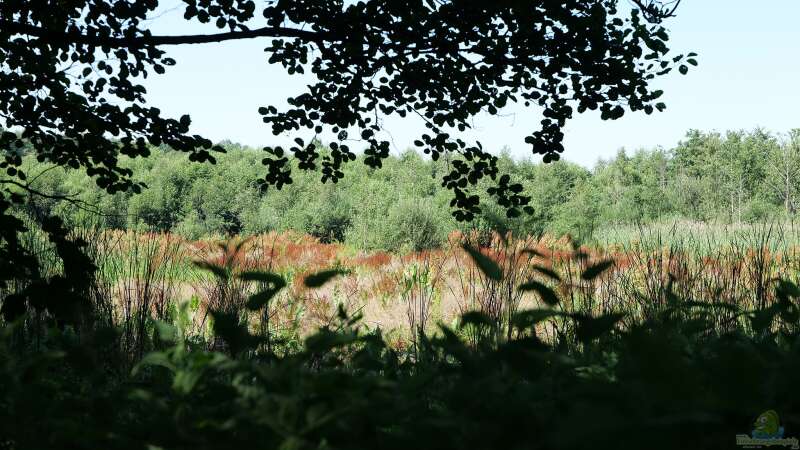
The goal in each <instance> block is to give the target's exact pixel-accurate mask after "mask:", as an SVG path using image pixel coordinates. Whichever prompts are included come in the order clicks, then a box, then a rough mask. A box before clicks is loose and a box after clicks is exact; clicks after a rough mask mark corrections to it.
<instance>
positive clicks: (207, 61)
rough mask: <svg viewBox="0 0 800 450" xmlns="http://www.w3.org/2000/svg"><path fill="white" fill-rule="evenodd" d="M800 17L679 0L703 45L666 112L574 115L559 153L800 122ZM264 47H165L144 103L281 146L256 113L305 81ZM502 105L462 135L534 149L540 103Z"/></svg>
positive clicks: (679, 21) (176, 26) (219, 135)
mask: <svg viewBox="0 0 800 450" xmlns="http://www.w3.org/2000/svg"><path fill="white" fill-rule="evenodd" d="M799 18H800V1H796V0H763V1H757V2H756V1H746V0H684V1H683V3H682V4H681V7H680V9H679V10H678V17H676V18H673V19H671V20H670V22H669V23H668V27H669V29H670V30H671V37H672V39H671V46H672V48H673V49H674V50H676V51H683V52H689V51H694V52H696V53H698V54H699V55H700V56H699V57H698V60H699V63H700V65H699V66H698V67H695V68H693V69H692V70H691V71H690V72H689V74H688V75H686V76H681V75H679V74H677V73H675V74H670V75H669V76H667V77H665V78H663V79H661V80H659V81H658V82H657V83H656V84H655V85H656V86H657V87H658V88H661V89H663V90H664V91H665V94H664V97H663V99H664V101H665V102H666V103H667V108H668V109H667V110H666V111H665V112H663V113H654V114H653V115H651V116H647V115H645V114H644V113H636V114H626V115H625V117H624V118H623V119H620V120H617V121H602V120H600V117H599V113H591V112H590V113H586V114H583V115H578V116H576V117H575V118H574V119H573V120H572V121H570V122H569V123H568V125H567V128H566V130H565V134H566V140H565V147H566V151H565V153H564V155H563V157H564V158H565V159H567V160H570V161H575V162H578V163H580V164H583V165H587V166H590V165H592V164H593V163H594V162H595V161H596V160H597V159H598V158H608V157H610V156H613V155H614V154H615V153H616V152H617V150H618V149H619V148H621V147H624V148H626V149H629V150H633V149H637V148H641V147H646V148H650V147H655V146H663V147H672V146H674V145H675V144H676V143H677V142H678V141H679V140H680V139H681V138H682V137H683V136H684V134H685V133H686V131H687V130H688V129H690V128H696V129H701V130H718V131H724V130H728V129H753V128H755V127H764V128H766V129H769V130H771V131H775V132H785V131H788V130H789V129H791V128H794V127H800V120H798V117H797V115H796V110H795V108H796V107H797V105H800V87H799V86H800V58H798V56H797V46H798V43H800V27H798V24H797V22H798V19H799ZM151 23H152V29H153V32H154V33H158V34H180V33H185V32H200V33H202V32H215V28H214V27H199V28H198V27H195V26H191V25H188V24H187V23H186V22H185V21H184V20H183V18H182V15H181V12H180V11H178V10H169V8H165V9H164V10H163V14H162V15H161V16H160V17H158V18H155V19H154V20H153V21H152V22H151ZM264 46H265V41H263V40H248V41H241V42H228V43H224V44H208V45H201V46H180V47H173V48H170V49H169V54H170V55H171V56H172V57H173V58H175V59H176V60H177V61H178V64H177V66H175V67H171V68H168V70H167V73H166V75H162V76H157V77H152V78H149V79H148V80H146V81H145V82H144V85H145V86H146V87H147V89H148V99H149V101H150V103H151V104H152V105H154V106H158V107H159V108H161V109H162V111H163V112H165V113H166V114H168V115H172V116H175V117H177V116H179V115H181V114H185V113H188V114H190V115H191V116H192V119H193V124H192V131H193V132H197V133H201V134H203V135H204V136H206V137H208V138H210V139H212V140H215V141H218V140H222V139H230V140H232V141H235V142H240V143H242V144H246V145H250V146H254V147H262V146H264V145H275V144H285V143H287V142H289V141H290V140H291V139H292V138H293V137H294V136H289V135H287V136H283V137H274V136H272V133H271V130H270V128H269V127H268V126H267V125H265V124H263V123H262V122H261V117H260V115H259V114H258V112H257V109H258V107H259V106H264V105H269V104H273V105H276V106H278V107H280V106H281V105H284V104H285V102H284V100H285V98H286V97H287V96H289V95H294V94H297V93H300V92H301V91H302V89H303V87H304V84H305V83H306V82H307V81H308V79H307V78H303V77H302V76H301V77H290V76H289V75H286V74H285V72H284V71H283V69H282V68H281V67H280V66H270V65H268V64H267V56H266V54H265V53H264V52H263V48H264ZM503 113H504V114H506V116H505V117H499V118H498V117H494V118H492V117H486V116H484V117H480V116H479V117H477V118H476V121H475V125H476V130H475V131H474V132H472V133H470V134H468V135H467V137H473V138H478V139H480V140H481V141H482V142H483V144H484V148H486V149H488V150H496V151H499V150H500V149H501V148H503V147H504V146H507V147H509V148H510V150H511V153H512V155H514V156H515V157H527V156H529V153H528V147H527V145H526V144H525V143H524V141H523V140H524V137H525V136H526V135H527V134H529V133H530V132H531V131H533V130H535V129H536V126H537V125H538V123H539V121H540V120H541V117H540V111H538V110H536V109H533V108H530V109H525V108H523V107H521V106H520V107H510V108H508V109H507V110H505V111H504V112H503ZM386 126H387V129H388V130H389V131H390V132H391V134H392V137H393V140H394V143H395V147H396V150H404V149H405V148H407V147H409V146H410V145H411V142H412V141H413V140H414V139H415V137H416V136H417V135H418V134H419V133H420V132H421V130H422V128H421V126H420V124H419V123H417V122H415V121H414V120H412V119H407V120H406V119H400V118H397V119H396V120H394V119H393V120H391V121H389V122H387V124H386ZM302 137H304V138H308V136H302ZM353 147H358V146H357V145H355V146H353ZM535 158H536V159H537V160H538V156H536V157H535Z"/></svg>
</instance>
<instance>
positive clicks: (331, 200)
mask: <svg viewBox="0 0 800 450" xmlns="http://www.w3.org/2000/svg"><path fill="white" fill-rule="evenodd" d="M225 145H226V146H227V148H228V149H229V152H228V154H226V155H223V156H222V157H220V158H219V162H218V164H217V165H209V164H197V163H192V162H189V161H187V160H186V158H185V155H182V154H179V153H175V152H171V151H169V150H165V149H157V150H155V151H154V154H153V155H152V156H151V157H150V158H147V159H146V160H141V159H137V160H127V161H125V164H126V165H128V166H130V167H131V168H133V169H134V173H136V174H137V175H138V176H139V177H140V178H141V179H142V181H144V182H145V183H147V185H148V186H149V187H150V189H148V190H146V191H145V192H144V193H142V194H140V195H130V194H116V195H114V196H108V195H105V194H103V193H102V192H101V191H100V189H99V188H97V187H96V186H95V185H94V184H93V182H92V181H91V180H90V179H89V178H88V177H86V176H85V175H83V174H82V173H81V172H77V171H69V172H66V171H64V170H63V169H56V170H48V171H47V172H45V173H43V174H42V175H41V176H38V177H36V176H37V174H39V173H41V172H42V171H43V170H44V169H46V168H45V167H43V166H39V167H34V168H30V167H29V168H28V170H27V173H29V174H31V175H32V176H35V177H36V179H35V182H34V184H33V186H34V187H35V188H37V189H39V190H42V191H44V192H50V193H54V194H62V195H63V194H75V193H78V198H79V199H80V200H82V201H85V202H87V203H89V204H92V205H97V207H98V209H99V210H101V211H103V212H104V213H105V217H104V219H103V220H104V221H105V223H106V225H107V226H109V227H129V228H147V229H154V230H160V231H167V230H171V231H175V232H178V233H181V234H183V235H185V236H186V237H190V238H198V237H201V236H203V235H209V234H240V233H244V234H251V233H261V232H266V231H271V230H278V231H282V230H287V229H294V230H298V231H302V232H305V233H308V234H312V235H314V236H317V237H319V238H320V239H322V240H323V241H347V242H348V243H350V244H352V245H355V246H358V247H361V248H365V249H385V250H402V249H421V248H426V247H429V246H435V245H438V244H439V243H441V242H442V239H443V238H444V236H445V235H446V233H447V232H448V231H451V230H453V229H456V228H463V227H473V228H474V227H477V228H483V227H489V228H498V227H499V228H505V229H510V230H513V231H515V232H517V234H522V235H527V234H540V233H544V232H550V233H554V234H558V235H560V234H564V233H570V234H572V235H574V236H579V237H584V238H585V237H589V236H591V235H592V233H593V232H594V231H595V230H596V229H599V228H607V227H608V226H610V225H615V224H624V223H638V222H650V221H656V220H663V219H665V218H669V219H675V218H688V219H692V220H712V219H713V220H720V221H723V222H728V223H730V222H747V221H759V220H763V219H764V218H767V217H771V216H775V215H784V216H791V215H794V214H795V212H796V210H797V207H796V203H797V195H798V190H800V177H797V176H795V175H797V174H798V173H800V132H792V133H790V134H789V135H788V136H787V137H785V138H782V139H780V140H779V139H778V138H777V137H775V136H772V135H769V134H767V133H765V132H763V131H760V130H756V131H754V132H752V133H741V132H731V133H728V134H726V135H725V136H722V135H719V134H715V133H700V132H696V131H692V132H690V133H689V134H688V135H687V138H686V140H685V141H684V142H682V143H680V144H679V145H678V146H677V147H676V148H674V149H672V150H669V151H666V150H662V149H655V150H652V151H637V152H635V153H634V154H633V155H630V154H627V153H625V152H624V151H620V152H619V154H618V155H617V156H616V157H615V158H613V159H611V160H609V161H600V162H599V163H598V164H597V165H596V166H595V167H594V168H593V169H592V170H587V169H585V168H583V167H581V166H578V165H576V164H572V163H568V162H556V163H553V164H533V163H531V162H530V161H513V160H512V159H511V158H509V157H508V155H506V154H502V155H501V156H500V160H499V167H500V169H501V170H502V171H504V172H506V173H509V174H511V175H512V177H513V178H514V179H515V180H516V181H519V182H521V183H522V184H523V186H524V187H525V195H529V196H530V197H531V205H532V206H533V207H534V214H533V215H528V216H523V217H520V218H517V219H506V218H505V216H504V214H503V210H502V208H500V207H498V205H496V204H494V203H493V201H492V199H491V197H489V196H488V195H486V194H485V192H484V195H483V213H482V214H481V215H479V216H478V217H477V219H476V220H475V221H474V222H473V223H471V224H469V225H464V224H459V223H456V222H455V220H453V219H452V217H451V216H450V215H449V212H448V203H449V201H450V197H449V195H450V193H449V192H448V191H446V190H445V189H444V188H442V187H441V186H440V185H439V183H438V181H437V177H440V176H441V174H442V173H443V172H445V171H447V170H449V169H448V163H447V162H446V161H444V160H439V161H438V162H431V161H429V160H424V159H423V158H421V157H420V156H419V155H418V154H417V153H414V152H412V151H408V152H405V153H403V154H401V155H399V156H395V157H391V158H389V159H388V160H387V161H386V163H385V165H384V167H383V168H382V169H379V170H374V169H369V168H366V167H364V165H363V164H361V163H360V161H356V162H355V163H353V164H350V165H348V166H347V168H346V169H345V170H346V171H347V173H346V177H345V178H344V179H343V180H342V181H340V182H339V183H338V184H331V183H328V184H321V183H320V182H319V174H317V173H303V172H301V171H299V170H298V171H295V174H294V183H293V184H291V185H288V186H286V187H284V189H283V190H280V191H278V190H274V189H272V190H269V191H267V192H261V191H259V189H258V187H257V186H256V184H255V180H256V179H257V178H258V177H259V176H261V175H262V173H261V171H263V170H264V169H263V167H262V166H261V165H260V158H261V154H260V152H258V151H256V150H253V149H247V148H243V147H241V146H237V145H234V144H230V143H226V144H225ZM26 164H27V165H36V163H35V162H34V160H33V159H32V158H28V159H27V160H26ZM484 187H485V186H483V185H481V184H479V185H478V186H476V188H475V189H476V191H478V192H480V191H482V190H483V188H484ZM36 201H37V207H38V208H42V209H43V210H45V211H53V210H54V211H55V212H57V213H59V214H61V216H62V217H66V218H69V219H71V220H72V221H73V222H74V221H76V220H77V221H80V219H81V217H82V216H85V215H86V211H85V210H84V209H83V208H79V207H76V206H75V205H71V204H68V203H63V202H62V203H57V202H55V201H50V200H47V199H37V200H36Z"/></svg>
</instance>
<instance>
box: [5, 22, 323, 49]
mask: <svg viewBox="0 0 800 450" xmlns="http://www.w3.org/2000/svg"><path fill="white" fill-rule="evenodd" d="M0 30H2V31H3V32H6V33H8V32H10V34H21V35H26V36H32V37H36V38H39V39H43V40H49V41H54V42H58V43H73V44H88V45H93V46H103V47H113V48H140V47H148V46H159V45H183V44H208V43H214V42H224V41H232V40H239V39H253V38H259V37H273V38H299V39H304V40H307V41H312V42H318V41H321V40H332V39H333V35H331V34H330V33H322V32H315V31H306V30H298V29H295V28H286V27H263V28H257V29H254V30H240V31H229V32H226V33H217V34H194V35H180V36H131V37H127V36H124V37H119V36H99V35H90V34H84V33H75V32H67V31H56V30H50V29H47V28H42V27H38V26H34V25H30V24H23V23H18V22H9V21H5V20H0Z"/></svg>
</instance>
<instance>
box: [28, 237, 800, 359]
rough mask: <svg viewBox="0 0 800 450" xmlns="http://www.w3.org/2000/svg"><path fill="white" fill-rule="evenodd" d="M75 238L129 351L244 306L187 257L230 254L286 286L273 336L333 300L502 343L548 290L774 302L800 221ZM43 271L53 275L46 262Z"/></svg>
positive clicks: (793, 257)
mask: <svg viewBox="0 0 800 450" xmlns="http://www.w3.org/2000/svg"><path fill="white" fill-rule="evenodd" d="M75 235H76V237H81V238H83V239H84V240H86V241H87V242H88V246H87V250H88V252H89V254H90V255H91V256H92V258H93V260H94V261H95V262H96V264H97V266H98V276H97V282H96V285H97V286H96V289H95V292H96V297H97V298H96V303H97V304H98V305H101V309H103V310H105V311H107V315H108V316H109V321H110V322H113V323H119V324H127V325H126V326H127V327H128V328H129V330H128V331H127V332H126V335H127V336H128V338H127V340H128V341H129V342H130V344H129V346H130V347H139V352H138V353H142V352H143V349H142V348H141V344H140V342H141V341H142V340H143V339H144V334H145V333H146V322H147V320H148V319H150V318H154V319H158V320H164V319H166V318H168V317H170V315H171V314H173V312H174V311H175V309H176V308H177V307H178V305H180V303H182V302H184V301H188V300H189V299H191V298H195V299H197V300H196V303H198V306H197V308H196V309H197V310H198V311H199V313H198V314H197V315H196V316H197V317H196V321H198V323H195V324H193V329H195V330H198V332H207V330H208V329H209V328H208V326H207V320H208V318H207V315H206V313H205V312H204V311H206V310H207V309H209V308H213V309H219V308H223V309H224V308H229V309H230V310H231V311H237V312H242V311H244V306H243V305H244V303H245V302H246V299H247V297H248V296H249V295H251V294H252V293H253V292H255V291H254V289H255V287H254V286H251V285H247V284H246V283H243V284H240V285H224V286H223V285H220V284H219V283H217V281H216V279H215V277H214V276H213V275H212V274H211V273H209V272H208V271H206V270H203V269H202V268H201V267H198V265H197V264H196V262H198V261H201V262H204V263H210V264H218V265H219V264H222V263H223V262H224V261H225V260H226V258H227V259H230V261H229V263H230V265H231V268H232V270H234V271H245V270H265V271H269V272H274V273H277V274H280V275H281V276H283V277H284V278H285V279H286V280H287V281H288V282H289V285H288V287H287V288H286V289H284V290H283V291H282V292H281V294H280V295H279V297H278V298H277V299H276V300H275V308H274V310H273V311H272V312H271V313H270V314H273V317H262V318H261V320H263V321H267V322H271V323H272V324H273V325H274V327H275V331H276V332H278V331H281V332H283V331H285V330H293V331H292V332H293V333H295V332H298V333H300V334H308V333H310V332H312V331H313V330H316V329H317V328H318V327H320V326H325V325H327V324H329V323H331V321H332V320H333V318H334V317H335V316H336V311H337V308H338V307H339V306H340V305H341V306H344V307H345V308H347V309H348V310H349V311H351V312H358V313H362V314H363V315H364V323H365V324H367V325H368V326H369V327H371V328H373V329H382V330H385V331H391V330H394V332H395V333H398V332H399V335H401V336H405V339H406V340H410V341H412V343H413V342H414V341H415V339H416V338H415V336H417V335H419V334H420V333H424V332H432V331H433V330H435V328H436V324H437V322H443V323H453V321H454V320H455V319H457V318H458V317H460V316H461V315H463V314H464V313H466V312H468V311H473V310H477V311H480V312H482V313H483V314H486V315H487V316H488V317H490V318H492V320H493V321H495V322H496V324H497V327H496V329H497V330H504V331H503V333H505V334H506V335H505V337H504V338H505V339H508V338H510V335H508V333H510V330H511V327H510V324H509V323H508V322H509V320H510V318H511V317H513V316H514V315H515V314H516V313H517V312H518V311H520V310H522V309H529V308H540V307H543V306H547V303H548V302H547V301H546V300H547V296H548V295H549V294H548V292H552V293H553V294H554V295H555V297H557V298H558V299H560V300H561V302H560V304H559V308H560V309H561V310H563V311H564V312H567V313H584V314H590V313H591V314H614V313H620V312H624V313H626V314H627V315H628V317H629V319H628V321H629V323H633V322H635V321H641V320H646V319H650V318H652V317H654V316H655V315H656V314H657V313H658V312H659V311H661V310H663V309H664V308H665V307H666V306H667V304H668V302H669V299H670V298H671V296H677V297H679V298H681V299H684V300H686V301H697V302H707V303H713V304H719V305H734V306H736V307H738V308H742V309H752V308H756V307H761V308H763V307H766V306H768V305H770V304H772V303H773V302H774V290H773V287H774V280H775V279H777V278H782V279H786V280H790V281H797V280H798V275H800V229H798V228H795V227H794V225H793V224H791V223H785V224H757V225H740V226H722V225H708V224H696V223H674V224H671V225H669V226H667V225H664V224H661V225H654V226H651V227H635V228H633V227H622V228H618V229H616V230H614V231H611V230H607V231H604V232H602V233H600V234H598V235H597V236H596V238H595V239H594V240H593V241H592V242H591V243H590V244H588V245H582V246H581V245H579V244H577V243H575V242H573V241H571V240H570V239H569V238H568V237H563V238H560V239H556V238H553V237H551V236H544V237H536V238H534V237H514V236H508V237H507V239H504V237H502V236H498V235H494V237H493V238H491V239H488V240H487V239H486V238H485V236H480V235H478V234H472V235H466V236H465V235H461V234H460V233H453V234H451V236H450V238H449V239H448V243H447V244H446V245H445V246H444V247H443V248H440V249H434V250H429V251H423V252H417V253H410V254H404V255H399V254H388V253H382V252H362V251H358V250H357V249H353V248H348V247H345V246H343V245H340V244H326V243H321V242H320V241H319V240H317V239H315V238H313V237H310V236H307V235H302V234H298V233H291V232H288V233H268V234H263V235H258V236H251V237H248V238H247V239H241V238H233V239H231V240H230V243H233V244H235V243H240V247H241V248H240V249H239V250H238V251H236V252H235V254H232V253H231V251H233V250H231V248H228V247H226V246H225V245H222V244H221V243H220V242H219V241H215V240H200V241H187V240H184V239H182V238H180V237H178V236H177V235H172V234H168V233H136V232H132V231H105V230H99V229H96V228H83V229H76V230H75ZM29 241H30V245H37V246H38V247H40V248H38V250H37V251H38V253H39V254H40V256H41V257H42V259H44V260H48V255H47V246H46V245H44V244H42V243H41V240H40V239H36V236H30V239H29ZM464 242H472V243H473V244H474V245H475V246H476V247H479V248H481V249H482V250H481V251H482V252H483V253H484V254H485V255H486V256H487V257H488V258H489V259H490V260H492V261H494V262H496V263H497V264H498V266H499V267H500V269H501V270H502V272H503V273H504V277H503V279H502V280H500V281H496V280H493V279H491V278H489V277H487V276H486V275H485V274H484V273H483V272H482V271H481V270H478V268H477V267H476V265H475V264H474V261H473V260H472V258H470V257H469V255H467V254H466V253H465V252H464V250H463V249H462V248H461V246H462V244H463V243H464ZM51 259H54V258H52V257H51ZM601 261H609V262H610V263H611V265H610V267H609V268H608V270H607V271H604V272H603V273H602V274H600V276H598V277H596V278H593V279H591V280H585V279H582V277H581V274H582V273H583V272H584V271H585V270H586V269H587V268H588V267H590V266H592V265H593V264H595V263H597V262H601ZM47 267H49V268H50V269H49V270H51V271H53V272H57V271H58V267H57V265H56V264H50V265H49V266H47ZM337 267H340V268H344V269H347V270H348V271H349V273H348V274H346V275H345V276H342V277H340V278H338V279H336V280H335V282H333V283H331V284H330V285H328V286H326V287H325V288H323V289H317V290H310V289H306V288H305V287H304V285H303V280H304V278H305V276H307V275H308V274H311V273H315V272H318V271H321V270H325V269H330V268H337ZM529 281H535V282H536V283H538V284H540V285H541V286H543V287H541V288H540V290H539V291H538V292H537V291H533V292H527V293H526V292H524V291H521V290H519V289H517V287H518V286H519V285H521V284H523V283H526V282H529ZM223 297H224V300H222V299H221V298H223ZM220 302H227V303H226V304H228V303H229V306H224V305H223V304H222V303H220ZM720 314H721V316H720V319H719V324H720V326H723V325H725V324H727V325H725V326H731V324H730V323H729V321H730V317H728V316H724V314H722V313H720ZM432 318H433V320H432ZM565 324H566V322H564V321H559V320H558V319H554V320H551V321H546V322H544V323H543V324H541V325H540V328H541V330H540V331H541V333H542V334H543V335H545V336H548V338H549V339H556V338H557V337H558V336H563V335H565V333H566V334H568V333H569V332H570V330H568V329H566V328H564V327H565V326H566V325H565ZM203 330H205V331H203Z"/></svg>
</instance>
